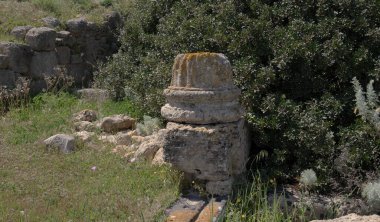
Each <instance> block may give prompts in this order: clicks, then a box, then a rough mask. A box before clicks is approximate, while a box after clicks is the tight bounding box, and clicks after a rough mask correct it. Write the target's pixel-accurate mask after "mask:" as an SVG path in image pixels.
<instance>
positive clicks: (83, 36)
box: [0, 13, 122, 94]
mask: <svg viewBox="0 0 380 222" xmlns="http://www.w3.org/2000/svg"><path fill="white" fill-rule="evenodd" d="M45 20H46V25H47V26H49V27H32V26H19V27H15V28H14V29H13V30H12V32H11V34H12V35H14V36H15V37H16V38H17V39H19V40H22V41H25V44H21V43H11V42H0V87H4V86H5V87H7V88H10V89H11V88H13V87H15V85H16V82H17V80H18V79H19V78H20V77H25V78H27V79H28V80H30V90H31V91H30V92H31V94H36V93H38V92H41V91H42V90H43V89H46V88H47V82H46V79H48V78H47V77H58V76H62V77H67V76H70V77H72V78H71V79H72V80H73V81H74V85H75V86H76V87H78V88H81V87H87V86H88V84H89V83H90V81H91V80H92V73H93V71H94V67H95V65H96V63H97V62H98V61H104V60H105V59H106V57H108V56H111V55H112V54H114V53H116V52H117V50H118V45H117V36H116V34H117V32H118V30H119V27H120V26H121V25H122V19H121V16H120V15H119V14H118V13H110V14H107V15H105V17H104V22H102V23H100V24H95V23H93V22H89V21H87V20H86V19H84V18H76V19H71V20H68V21H67V22H66V23H65V27H66V29H65V30H62V31H56V30H55V29H54V27H55V26H58V25H60V22H59V21H58V20H56V19H54V18H45ZM45 20H44V21H45Z"/></svg>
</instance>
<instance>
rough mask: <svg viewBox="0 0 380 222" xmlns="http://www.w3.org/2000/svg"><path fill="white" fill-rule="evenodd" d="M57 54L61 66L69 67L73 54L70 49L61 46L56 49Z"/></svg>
mask: <svg viewBox="0 0 380 222" xmlns="http://www.w3.org/2000/svg"><path fill="white" fill-rule="evenodd" d="M55 51H56V53H57V59H58V64H59V65H67V64H69V63H70V58H71V52H70V48H69V47H66V46H60V47H57V48H56V49H55Z"/></svg>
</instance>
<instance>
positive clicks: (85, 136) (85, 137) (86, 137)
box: [74, 131, 95, 142]
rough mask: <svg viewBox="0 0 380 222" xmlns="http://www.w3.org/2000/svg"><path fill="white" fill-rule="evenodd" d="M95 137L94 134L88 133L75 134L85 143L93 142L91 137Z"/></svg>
mask: <svg viewBox="0 0 380 222" xmlns="http://www.w3.org/2000/svg"><path fill="white" fill-rule="evenodd" d="M94 135H95V133H94V132H88V131H80V132H76V133H74V136H75V137H77V138H78V139H80V140H82V141H83V142H88V141H90V140H91V137H93V136H94Z"/></svg>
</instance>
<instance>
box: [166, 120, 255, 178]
mask: <svg viewBox="0 0 380 222" xmlns="http://www.w3.org/2000/svg"><path fill="white" fill-rule="evenodd" d="M244 131H245V127H244V122H243V120H242V121H239V122H234V123H224V124H215V125H201V126H200V125H188V124H180V123H173V122H170V123H168V125H167V127H166V129H165V133H164V137H163V147H164V148H165V160H166V161H167V162H169V163H172V164H173V165H175V166H176V167H177V168H178V169H180V170H181V171H184V172H186V173H190V174H192V175H194V176H195V177H196V179H201V180H211V181H218V180H227V179H229V178H230V175H232V174H234V175H239V174H241V173H242V172H243V171H244V170H245V167H244V166H245V164H246V156H247V153H248V150H247V145H246V144H245V143H246V142H245V140H246V138H243V137H245V136H244ZM242 148H244V149H242Z"/></svg>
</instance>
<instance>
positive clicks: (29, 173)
mask: <svg viewBox="0 0 380 222" xmlns="http://www.w3.org/2000/svg"><path fill="white" fill-rule="evenodd" d="M84 108H91V109H95V110H98V112H100V113H101V115H110V114H114V113H130V114H131V115H132V116H138V115H140V112H139V111H138V110H134V109H133V107H132V106H131V105H130V104H129V103H128V102H121V103H120V102H119V103H115V102H106V103H101V104H94V103H87V102H81V101H79V100H77V99H76V98H74V97H72V96H70V95H67V94H61V95H59V96H56V95H48V94H45V95H43V96H39V97H37V98H35V99H34V104H33V105H29V106H28V107H24V108H20V109H13V110H11V111H10V112H8V113H7V115H5V116H4V117H0V118H1V119H0V221H90V220H92V221H160V220H162V218H163V217H162V216H163V215H162V211H163V209H165V208H166V207H167V206H168V205H169V204H170V203H171V202H173V201H174V200H175V199H176V197H177V195H178V184H179V182H178V181H179V179H178V174H177V173H176V172H173V171H172V170H171V169H169V168H167V167H156V166H154V167H153V166H149V165H148V164H144V163H138V164H130V163H127V162H126V161H125V160H124V159H122V158H121V157H119V156H118V155H116V154H113V153H111V152H110V148H111V147H107V146H106V145H104V144H101V143H100V142H94V143H92V144H88V145H84V144H79V143H78V149H77V150H76V152H74V153H72V154H68V155H64V154H60V153H54V152H53V153H52V152H47V151H46V150H45V148H44V146H43V145H42V141H43V140H44V139H46V138H47V137H49V136H51V135H53V134H55V133H70V132H71V125H70V117H71V115H72V114H73V113H74V112H77V111H80V110H82V109H84ZM93 166H96V170H95V171H93V170H91V168H92V167H93Z"/></svg>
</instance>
